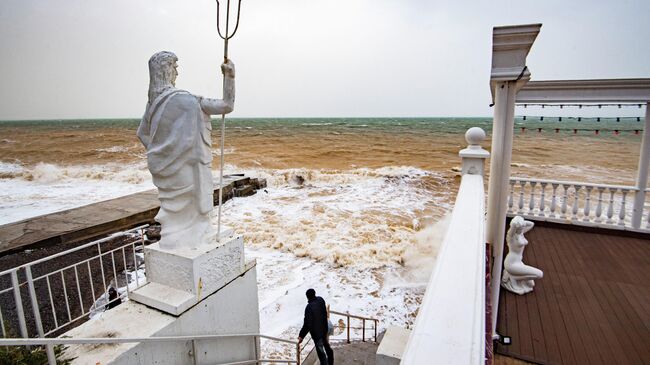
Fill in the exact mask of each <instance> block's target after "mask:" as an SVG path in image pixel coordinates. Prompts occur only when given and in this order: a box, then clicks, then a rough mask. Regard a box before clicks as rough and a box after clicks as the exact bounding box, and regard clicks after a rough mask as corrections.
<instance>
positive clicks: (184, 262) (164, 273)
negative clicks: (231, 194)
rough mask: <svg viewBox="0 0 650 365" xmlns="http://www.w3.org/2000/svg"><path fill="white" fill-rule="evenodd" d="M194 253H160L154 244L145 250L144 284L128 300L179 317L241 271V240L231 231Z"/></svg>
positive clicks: (169, 251) (242, 242)
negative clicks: (145, 272)
mask: <svg viewBox="0 0 650 365" xmlns="http://www.w3.org/2000/svg"><path fill="white" fill-rule="evenodd" d="M213 242H214V244H209V245H204V246H200V247H198V248H195V249H189V248H180V249H176V250H163V249H161V248H160V245H159V244H158V243H154V244H152V245H149V246H147V247H145V249H144V259H145V266H146V271H147V284H146V285H144V286H142V287H140V288H138V289H136V290H134V291H133V292H131V294H130V296H129V298H130V299H132V300H135V301H137V302H140V303H142V304H145V305H147V306H150V307H153V308H156V309H158V310H161V311H163V312H166V313H169V314H172V315H175V316H179V315H181V314H182V313H183V312H185V311H186V310H188V309H189V308H191V307H192V306H194V305H195V304H197V303H198V302H200V301H201V300H202V299H203V298H205V297H207V296H209V295H210V294H212V293H214V292H216V291H217V290H219V289H221V288H222V287H224V286H225V285H226V284H228V283H229V282H231V281H232V280H234V279H236V278H237V277H238V276H240V275H242V273H243V272H244V271H245V261H244V240H243V238H242V236H234V235H233V233H232V230H227V231H226V232H224V233H223V234H222V239H221V242H220V243H218V242H217V240H216V236H215V238H214V240H213Z"/></svg>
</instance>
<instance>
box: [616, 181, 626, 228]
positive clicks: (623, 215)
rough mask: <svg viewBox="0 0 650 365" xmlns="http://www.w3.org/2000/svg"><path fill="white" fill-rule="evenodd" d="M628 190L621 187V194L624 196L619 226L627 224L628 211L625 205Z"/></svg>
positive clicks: (619, 213) (619, 214) (619, 215)
mask: <svg viewBox="0 0 650 365" xmlns="http://www.w3.org/2000/svg"><path fill="white" fill-rule="evenodd" d="M628 191H629V190H627V189H621V194H623V196H622V198H621V209H620V210H619V211H618V225H619V226H625V213H626V211H625V205H626V204H625V200H626V199H625V198H626V196H627V192H628Z"/></svg>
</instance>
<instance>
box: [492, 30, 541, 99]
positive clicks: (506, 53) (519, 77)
mask: <svg viewBox="0 0 650 365" xmlns="http://www.w3.org/2000/svg"><path fill="white" fill-rule="evenodd" d="M541 28H542V24H525V25H508V26H502V27H494V28H493V30H492V70H491V72H490V91H491V92H492V100H493V101H494V88H495V87H496V83H497V82H502V81H519V82H521V84H525V83H526V82H527V81H528V80H530V71H528V70H527V68H526V57H527V56H528V53H529V52H530V48H531V47H532V46H533V43H534V42H535V39H536V38H537V35H538V34H539V31H540V29H541Z"/></svg>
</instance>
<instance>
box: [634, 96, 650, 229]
mask: <svg viewBox="0 0 650 365" xmlns="http://www.w3.org/2000/svg"><path fill="white" fill-rule="evenodd" d="M649 129H650V102H648V103H647V104H646V107H645V126H644V128H643V138H642V139H641V152H640V153H639V168H638V170H637V176H636V188H637V191H636V194H635V195H634V207H633V210H632V227H633V228H639V227H641V218H642V217H643V204H644V202H645V188H646V185H647V183H648V162H650V130H649Z"/></svg>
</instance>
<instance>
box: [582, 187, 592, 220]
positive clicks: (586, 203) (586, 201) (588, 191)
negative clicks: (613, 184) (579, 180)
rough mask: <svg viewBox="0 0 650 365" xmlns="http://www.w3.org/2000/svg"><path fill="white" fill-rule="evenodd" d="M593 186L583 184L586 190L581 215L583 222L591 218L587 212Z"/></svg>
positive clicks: (589, 209) (589, 210)
mask: <svg viewBox="0 0 650 365" xmlns="http://www.w3.org/2000/svg"><path fill="white" fill-rule="evenodd" d="M593 188H594V187H593V186H585V190H587V198H586V199H585V209H584V210H583V213H584V217H582V221H583V222H589V221H590V220H591V217H590V216H589V214H590V213H591V207H590V206H589V204H590V203H591V189H593Z"/></svg>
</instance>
